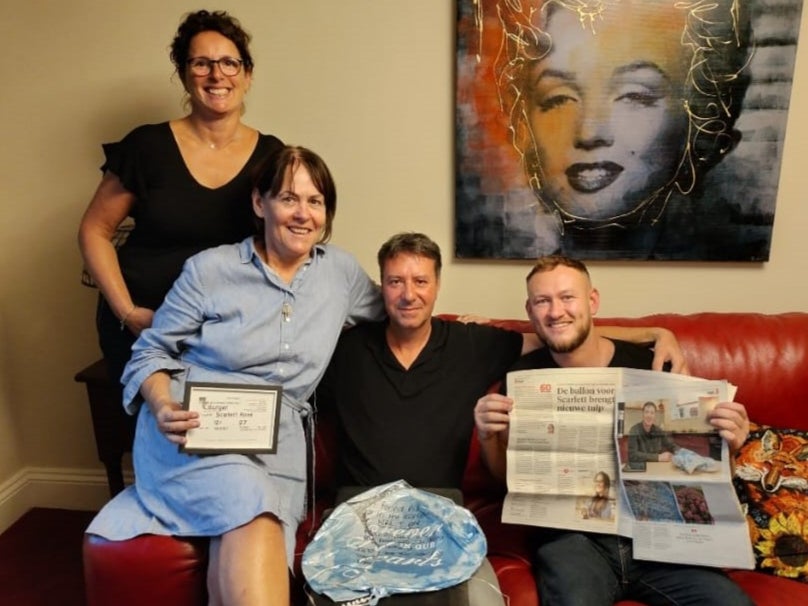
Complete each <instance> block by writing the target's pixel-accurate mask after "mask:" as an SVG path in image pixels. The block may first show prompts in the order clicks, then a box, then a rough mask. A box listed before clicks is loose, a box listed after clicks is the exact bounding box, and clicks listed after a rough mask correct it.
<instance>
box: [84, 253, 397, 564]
mask: <svg viewBox="0 0 808 606" xmlns="http://www.w3.org/2000/svg"><path fill="white" fill-rule="evenodd" d="M383 314H384V311H383V306H382V302H381V297H380V294H379V289H378V287H377V286H376V285H375V284H374V283H373V281H372V280H371V279H370V277H369V276H368V275H367V274H366V273H365V271H364V270H362V268H361V267H360V266H359V264H358V262H357V261H356V260H355V259H354V258H353V256H351V255H349V254H348V253H346V252H344V251H342V250H340V249H338V248H336V247H334V246H330V245H318V246H316V247H315V249H314V250H313V251H312V256H311V258H310V259H309V260H308V261H307V262H306V263H305V264H304V265H303V266H301V267H300V269H298V271H297V274H296V275H295V277H294V279H293V280H292V282H291V284H286V283H284V282H283V281H282V280H281V279H280V278H279V277H278V276H277V275H276V274H275V273H274V272H273V271H272V270H271V269H270V268H269V267H267V266H266V265H265V264H264V263H263V262H262V261H261V258H260V257H259V255H258V254H257V252H256V250H255V246H254V244H253V240H252V238H248V239H246V240H244V241H243V242H241V243H239V244H233V245H226V246H220V247H217V248H214V249H209V250H206V251H203V252H201V253H199V254H198V255H195V256H193V257H191V258H190V259H188V261H186V263H185V266H184V267H183V271H182V274H181V275H180V277H179V278H178V279H177V281H176V282H175V284H174V286H173V287H172V289H171V290H170V291H169V293H168V295H167V296H166V299H165V301H164V303H163V305H162V306H161V307H160V308H159V309H158V310H157V312H156V313H155V316H154V323H153V325H152V327H151V328H149V329H147V330H145V331H143V333H142V334H141V336H140V338H139V339H138V340H137V342H136V343H135V345H134V346H133V348H132V358H131V360H130V361H129V363H128V364H127V366H126V370H125V372H124V375H123V377H122V382H123V384H124V402H123V404H124V407H125V408H126V410H127V412H129V413H130V414H138V420H137V430H136V434H135V444H134V448H133V463H134V469H135V478H136V482H135V484H134V485H132V486H129V487H127V488H126V489H125V490H124V491H123V492H122V493H120V494H119V495H117V496H116V497H115V498H114V499H113V500H112V501H110V502H109V503H108V504H107V505H106V506H105V507H104V508H103V509H102V510H101V511H100V512H99V514H98V515H97V516H96V518H95V519H94V520H93V521H92V523H91V524H90V526H89V528H88V529H87V532H88V533H91V534H97V535H100V536H102V537H104V538H106V539H109V540H123V539H128V538H132V537H135V536H137V535H140V534H146V533H148V534H161V535H174V536H219V535H221V534H223V533H225V532H228V531H230V530H232V529H234V528H237V527H238V526H241V525H243V524H245V523H247V522H249V521H250V520H252V519H253V518H255V517H256V516H258V515H260V514H262V513H271V514H273V515H275V516H277V518H278V519H279V520H280V521H281V522H282V524H283V526H284V536H285V539H286V549H287V559H288V562H289V564H290V566H291V563H292V558H293V554H294V545H295V532H296V530H297V525H298V523H299V522H300V520H301V519H302V517H303V515H304V513H305V495H306V439H305V433H304V424H305V423H306V419H307V418H308V417H309V414H310V411H311V409H310V405H309V404H308V399H309V397H310V396H311V395H312V393H313V391H314V388H315V387H316V385H317V383H318V382H319V380H320V378H321V377H322V375H323V373H324V372H325V368H326V366H327V364H328V361H329V359H330V358H331V354H332V353H333V350H334V347H335V346H336V343H337V339H338V337H339V334H340V332H341V330H342V329H343V327H344V326H345V325H346V324H352V323H356V322H360V321H366V320H378V319H380V318H381V317H382V316H383ZM158 371H167V372H169V373H170V376H171V392H172V397H173V398H174V399H175V400H176V401H178V402H181V401H182V399H183V395H184V390H185V383H186V382H187V381H205V382H216V383H242V384H252V385H281V386H282V387H283V396H282V406H281V413H280V424H279V430H278V447H277V452H276V453H275V454H256V455H240V454H222V455H213V456H211V455H206V456H197V455H191V454H185V453H181V452H179V449H178V447H177V445H176V444H173V443H171V442H169V441H168V439H166V437H165V436H164V435H163V434H162V433H161V432H160V430H159V429H158V428H157V423H156V420H155V418H154V416H153V415H152V413H151V410H150V408H149V406H147V405H142V400H141V398H140V395H139V390H140V387H141V385H142V383H143V381H144V380H145V379H146V378H147V377H149V376H150V375H152V374H153V373H155V372H158Z"/></svg>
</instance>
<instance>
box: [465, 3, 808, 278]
mask: <svg viewBox="0 0 808 606" xmlns="http://www.w3.org/2000/svg"><path fill="white" fill-rule="evenodd" d="M801 12H802V0H458V4H457V90H456V95H457V98H456V145H457V149H456V200H455V204H456V208H455V253H456V256H457V257H460V258H512V259H528V258H535V257H537V256H539V255H543V254H550V253H563V254H567V255H570V256H574V257H577V258H581V259H627V260H628V259H639V260H650V259H654V260H692V261H754V262H760V261H767V260H768V258H769V250H770V247H771V241H772V227H773V224H774V215H775V204H776V201H777V187H778V181H779V177H780V165H781V158H782V151H783V142H784V138H785V131H786V124H787V117H788V108H789V99H790V94H791V85H792V80H793V73H794V60H795V55H796V45H797V34H798V32H799V25H800V17H801Z"/></svg>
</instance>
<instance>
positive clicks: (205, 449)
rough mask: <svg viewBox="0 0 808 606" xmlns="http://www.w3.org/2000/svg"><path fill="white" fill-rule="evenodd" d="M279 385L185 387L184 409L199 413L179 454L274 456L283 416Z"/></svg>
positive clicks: (215, 384)
mask: <svg viewBox="0 0 808 606" xmlns="http://www.w3.org/2000/svg"><path fill="white" fill-rule="evenodd" d="M281 393H282V389H281V386H280V385H242V384H229V383H198V382H193V381H189V382H188V383H186V384H185V398H184V400H183V403H182V406H183V408H184V409H185V410H191V411H195V412H198V413H199V427H197V428H195V429H189V430H188V432H187V434H186V442H185V444H183V445H181V446H180V452H186V453H189V454H224V453H244V454H248V453H249V454H256V453H264V454H274V453H275V451H276V450H277V447H278V423H279V419H280V414H281Z"/></svg>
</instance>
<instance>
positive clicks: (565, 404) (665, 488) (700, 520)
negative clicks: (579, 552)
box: [502, 368, 754, 568]
mask: <svg viewBox="0 0 808 606" xmlns="http://www.w3.org/2000/svg"><path fill="white" fill-rule="evenodd" d="M507 390H508V395H509V396H510V397H511V398H512V399H513V401H514V408H513V410H512V412H511V422H510V436H509V443H508V452H507V484H508V494H507V496H506V498H505V503H504V507H503V516H502V520H503V522H506V523H517V524H529V525H534V526H543V527H548V528H561V529H569V530H576V531H582V532H598V533H610V534H620V535H623V536H626V537H631V538H633V539H634V555H635V557H637V558H638V559H646V560H655V561H663V562H672V563H690V564H700V565H705V566H731V567H736V568H751V567H753V565H754V560H753V554H752V546H751V541H750V539H749V534H748V531H747V527H746V523H745V520H744V516H743V513H742V511H741V508H740V504H739V503H738V499H737V497H736V495H735V491H734V489H733V486H732V480H731V478H732V470H731V464H730V463H731V461H730V454H729V449H728V447H727V445H726V443H725V442H724V441H723V440H722V439H721V438H720V436H719V435H718V433H717V431H716V430H715V429H714V428H713V427H712V426H711V425H710V424H709V423H708V422H707V413H708V412H709V411H710V410H711V409H712V408H713V407H714V406H715V405H716V404H718V402H723V401H727V400H730V399H732V398H733V397H734V392H735V389H734V386H732V385H729V384H728V383H727V382H726V381H712V380H706V379H698V378H694V377H689V376H685V375H675V374H670V373H663V372H655V371H648V370H638V369H627V368H564V369H540V370H525V371H517V372H512V373H509V374H508V377H507Z"/></svg>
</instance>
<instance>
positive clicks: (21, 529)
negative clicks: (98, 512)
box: [0, 508, 95, 606]
mask: <svg viewBox="0 0 808 606" xmlns="http://www.w3.org/2000/svg"><path fill="white" fill-rule="evenodd" d="M94 515H95V513H94V512H92V511H70V510H66V509H38V508H37V509H31V510H30V511H28V512H27V513H26V514H25V515H23V516H22V517H21V518H20V519H19V520H17V521H16V522H15V523H14V524H13V525H12V526H11V527H10V528H9V529H8V530H6V531H5V532H4V533H3V534H2V535H0V605H2V606H56V605H58V606H84V604H85V601H84V578H83V575H82V565H81V542H82V537H83V535H84V529H85V528H86V527H87V525H88V524H89V523H90V520H91V519H92V517H93V516H94Z"/></svg>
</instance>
